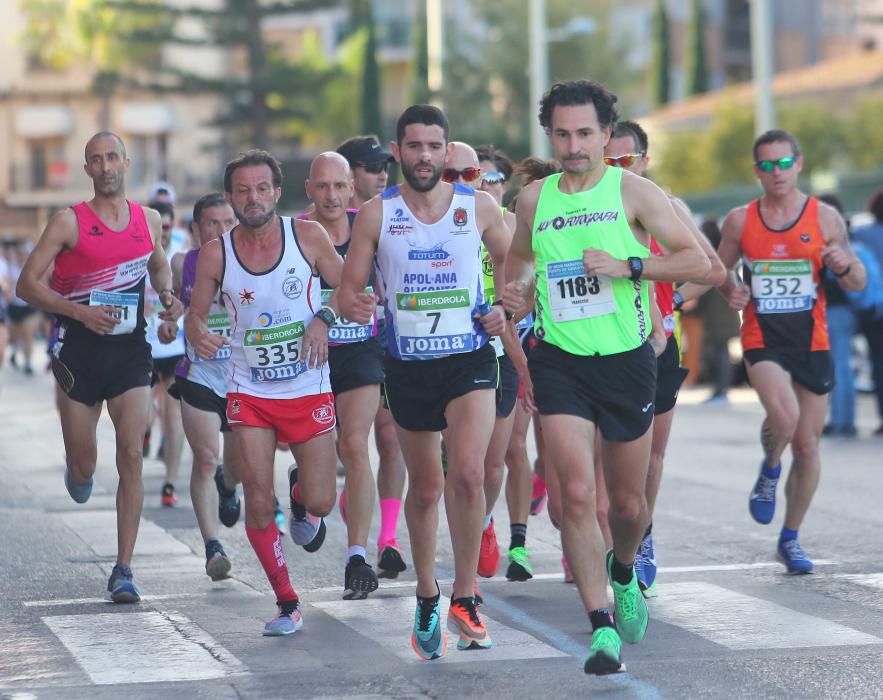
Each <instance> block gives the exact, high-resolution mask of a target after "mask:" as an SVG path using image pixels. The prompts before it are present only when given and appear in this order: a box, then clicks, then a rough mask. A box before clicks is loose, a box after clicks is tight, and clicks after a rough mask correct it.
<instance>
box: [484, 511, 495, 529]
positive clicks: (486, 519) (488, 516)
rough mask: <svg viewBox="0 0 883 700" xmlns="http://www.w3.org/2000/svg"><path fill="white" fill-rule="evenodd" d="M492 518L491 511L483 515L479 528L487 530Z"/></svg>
mask: <svg viewBox="0 0 883 700" xmlns="http://www.w3.org/2000/svg"><path fill="white" fill-rule="evenodd" d="M493 519H494V514H493V513H491V514H490V515H485V516H484V522H483V523H482V524H481V529H482V530H487V529H488V528H489V527H490V526H491V520H493Z"/></svg>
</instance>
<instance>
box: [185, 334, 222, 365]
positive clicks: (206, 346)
mask: <svg viewBox="0 0 883 700" xmlns="http://www.w3.org/2000/svg"><path fill="white" fill-rule="evenodd" d="M229 344H230V340H229V339H228V338H225V337H224V336H222V335H218V334H217V333H211V332H209V331H206V332H205V333H203V334H202V337H201V338H200V339H199V340H198V341H197V342H196V343H195V344H194V345H193V350H194V351H195V352H196V354H197V355H199V356H200V357H201V358H202V359H203V360H208V359H209V358H211V357H214V356H215V355H216V354H217V352H218V350H220V349H221V348H222V347H224V346H225V345H229Z"/></svg>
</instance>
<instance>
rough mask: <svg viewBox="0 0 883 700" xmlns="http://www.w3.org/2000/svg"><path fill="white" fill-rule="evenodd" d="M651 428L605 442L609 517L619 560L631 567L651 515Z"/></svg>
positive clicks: (605, 474) (616, 556)
mask: <svg viewBox="0 0 883 700" xmlns="http://www.w3.org/2000/svg"><path fill="white" fill-rule="evenodd" d="M651 439H652V431H651V430H648V431H647V432H645V433H644V434H643V435H642V436H641V437H639V438H638V439H637V440H632V441H630V442H609V441H607V440H603V441H602V443H601V444H602V453H603V459H604V476H605V479H606V482H607V494H608V496H609V498H610V510H609V512H608V520H609V522H610V533H611V535H612V536H613V554H614V556H615V558H616V561H617V562H620V563H622V564H625V565H628V566H631V565H632V564H633V563H634V561H635V553H636V552H637V551H638V546H639V545H640V544H641V540H642V539H643V538H644V532H645V530H646V529H647V524H648V523H649V522H650V517H649V514H648V511H647V499H646V497H645V495H644V494H645V489H646V487H647V471H648V465H649V462H650V441H651Z"/></svg>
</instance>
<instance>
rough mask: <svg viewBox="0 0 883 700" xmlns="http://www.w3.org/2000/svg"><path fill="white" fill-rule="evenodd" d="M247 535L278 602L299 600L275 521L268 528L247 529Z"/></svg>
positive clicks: (271, 521)
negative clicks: (290, 576)
mask: <svg viewBox="0 0 883 700" xmlns="http://www.w3.org/2000/svg"><path fill="white" fill-rule="evenodd" d="M245 534H246V535H247V536H248V541H249V542H251V546H252V549H254V552H255V554H257V555H258V560H259V561H260V562H261V566H262V567H264V573H265V574H267V579H269V581H270V585H271V586H272V587H273V592H274V593H275V594H276V600H286V601H287V600H297V593H295V592H294V588H293V587H292V585H291V579H290V578H289V577H288V567H287V566H286V565H285V553H284V552H283V551H282V541H281V540H280V539H279V529H278V528H277V527H276V523H275V522H274V521H273V520H270V522H269V523H268V524H267V526H266V527H263V528H256V527H248V526H247V525H246V527H245Z"/></svg>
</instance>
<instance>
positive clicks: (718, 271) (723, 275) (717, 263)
mask: <svg viewBox="0 0 883 700" xmlns="http://www.w3.org/2000/svg"><path fill="white" fill-rule="evenodd" d="M671 204H672V207H673V208H674V210H675V214H677V215H678V218H679V219H680V220H681V222H682V223H683V224H684V226H686V227H687V228H688V229H690V233H692V234H693V238H695V239H696V242H697V243H698V244H699V247H700V248H701V249H702V252H703V253H705V254H706V255H707V256H708V261H709V262H710V263H711V269H710V270H709V271H708V274H707V275H705V279H702V280H693V281H694V282H703V283H705V284H709V285H711V286H712V287H717V286H718V285H721V284H723V283H724V282H725V281H726V279H727V270H726V268H725V267H724V264H723V263H722V262H721V259H720V258H719V257H718V255H717V251H715V249H714V248H712V247H711V243H710V242H709V240H708V238H706V236H705V234H704V233H702V229H700V228H699V227H698V226H697V225H696V222H695V221H694V220H693V212H691V211H690V207H688V206H687V204H686V203H685V202H683V201H681V200H680V199H677V198H672V200H671Z"/></svg>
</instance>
